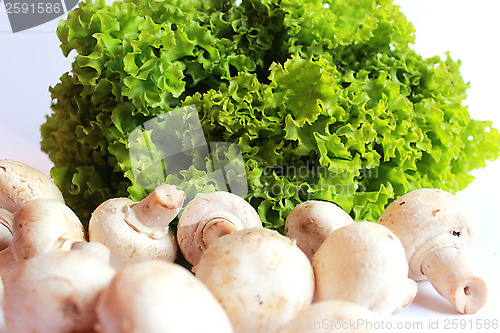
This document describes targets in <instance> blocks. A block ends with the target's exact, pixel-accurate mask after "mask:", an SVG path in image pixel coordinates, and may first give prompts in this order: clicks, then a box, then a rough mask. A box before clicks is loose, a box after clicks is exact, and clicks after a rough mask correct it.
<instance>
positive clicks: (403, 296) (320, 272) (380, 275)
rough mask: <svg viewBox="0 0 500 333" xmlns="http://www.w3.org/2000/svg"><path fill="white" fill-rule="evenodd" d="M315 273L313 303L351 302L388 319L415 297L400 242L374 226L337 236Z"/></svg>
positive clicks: (321, 253)
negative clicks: (337, 300) (332, 300)
mask: <svg viewBox="0 0 500 333" xmlns="http://www.w3.org/2000/svg"><path fill="white" fill-rule="evenodd" d="M313 268H314V273H315V276H316V293H315V296H316V300H317V301H325V300H330V299H339V300H344V301H349V302H353V303H356V304H359V305H361V306H364V307H366V308H368V309H370V310H373V311H375V312H377V313H379V314H381V315H384V316H387V315H390V314H392V313H393V312H395V311H397V310H399V309H401V308H403V307H405V306H407V305H408V304H409V303H411V301H412V300H413V299H414V298H415V296H416V293H417V284H416V282H415V281H413V280H411V279H409V278H408V262H407V261H406V256H405V251H404V248H403V245H402V244H401V241H400V240H399V239H398V238H397V237H396V235H394V233H392V232H391V231H390V230H389V229H387V228H386V227H384V226H382V225H379V224H376V223H373V222H356V223H353V224H348V225H346V226H344V227H342V228H339V229H337V230H335V231H334V232H333V233H332V234H330V236H328V237H327V238H326V240H325V241H324V242H323V244H322V245H321V246H320V248H319V249H318V251H317V252H316V254H315V255H314V258H313Z"/></svg>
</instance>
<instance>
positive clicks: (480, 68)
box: [0, 0, 500, 332]
mask: <svg viewBox="0 0 500 333" xmlns="http://www.w3.org/2000/svg"><path fill="white" fill-rule="evenodd" d="M395 2H396V3H397V4H399V5H401V6H402V10H403V12H404V13H405V15H406V17H407V18H408V20H409V21H411V22H413V24H414V26H415V29H416V44H415V45H414V48H415V49H416V50H417V51H418V52H419V53H420V54H421V55H423V56H425V57H430V56H434V55H440V56H443V55H444V53H445V52H446V51H450V52H451V56H452V57H453V58H454V59H460V60H461V61H462V74H463V76H464V78H465V80H466V81H469V82H470V83H471V88H470V90H469V93H468V99H467V105H468V106H469V112H470V114H471V116H472V118H474V119H479V120H492V121H493V122H494V127H496V128H497V129H500V104H499V95H500V84H499V80H500V57H499V54H498V53H497V52H498V47H497V46H498V44H499V41H500V36H499V33H500V23H499V20H498V13H500V1H498V0H474V1H471V0H467V1H465V0H460V1H457V0H434V1H430V0H418V1H412V0H396V1H395ZM57 21H58V20H54V21H51V22H49V23H46V24H44V25H42V26H39V27H36V28H33V29H30V30H28V31H24V32H19V33H16V34H13V33H12V32H11V30H10V26H9V24H8V19H7V15H6V12H5V8H4V4H3V3H0V159H2V158H8V159H16V160H20V161H23V162H25V163H28V164H31V165H32V166H34V167H37V168H39V169H40V170H42V171H44V172H46V173H49V170H50V167H51V166H52V163H51V162H50V161H49V160H48V158H47V156H46V155H45V154H44V153H42V152H41V151H40V146H39V141H40V130H39V128H40V125H41V124H42V123H43V122H44V121H45V118H44V117H45V115H47V114H49V113H50V102H51V100H50V95H49V91H48V88H49V86H53V85H55V84H56V83H57V82H58V81H59V77H60V76H61V75H62V74H63V73H64V72H66V71H68V70H69V69H70V64H71V62H72V58H71V56H72V55H70V57H69V58H65V57H64V56H63V55H62V52H61V51H60V49H59V41H58V39H57V36H56V34H55V28H56V26H57ZM499 174H500V160H499V161H496V162H494V163H489V165H488V167H487V168H485V169H481V170H477V171H476V172H474V175H475V176H476V180H475V181H474V183H473V184H471V185H470V186H469V187H468V188H467V189H466V190H464V191H462V192H461V193H459V194H458V195H459V196H460V197H462V198H464V199H465V200H466V201H467V202H468V203H469V204H470V205H471V206H472V207H473V209H474V210H475V211H476V213H477V214H478V217H479V221H480V232H479V239H478V243H477V245H476V247H475V248H474V249H473V251H472V253H471V258H472V260H473V261H474V262H475V264H476V266H477V268H478V270H479V271H480V272H481V273H482V274H483V276H484V279H485V280H486V282H487V283H488V288H489V296H488V301H487V303H486V305H485V306H484V307H483V308H482V309H481V310H480V311H479V312H478V313H477V314H475V315H469V316H460V315H457V314H456V313H455V311H454V309H453V308H452V307H451V306H450V305H449V304H448V303H447V302H446V301H445V300H443V299H442V298H441V297H440V296H439V295H438V294H437V293H436V292H435V291H434V290H433V289H432V287H431V286H430V285H429V284H428V283H420V284H419V288H420V291H419V294H418V296H417V298H416V299H415V301H414V302H413V303H412V304H411V305H410V307H409V308H407V309H405V310H403V311H401V312H399V313H397V314H395V315H394V316H393V320H394V321H396V322H401V323H403V324H406V325H411V324H412V323H413V322H417V325H422V327H419V330H422V328H423V330H429V331H436V330H434V329H433V328H434V327H435V326H432V327H429V321H432V322H433V323H434V320H439V322H438V324H439V325H440V329H439V331H443V330H444V327H443V326H444V325H445V324H446V323H447V321H446V320H463V319H467V320H469V319H472V320H473V322H472V325H473V327H477V326H479V325H481V323H482V320H484V319H486V320H488V319H489V320H493V319H497V320H500V311H499V310H498V309H499V306H500V256H499V254H498V253H499V250H500V217H499V214H498V213H497V209H498V208H499V207H500V196H499V194H498V192H497V191H498V189H499V188H500V176H499ZM450 323H451V322H450ZM469 325H470V324H469ZM469 327H470V326H469ZM399 331H410V330H406V329H402V330H399ZM467 331H471V330H470V329H468V330H467ZM481 331H486V332H487V331H493V330H491V329H490V330H486V329H483V330H481Z"/></svg>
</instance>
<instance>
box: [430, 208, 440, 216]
mask: <svg viewBox="0 0 500 333" xmlns="http://www.w3.org/2000/svg"><path fill="white" fill-rule="evenodd" d="M440 210H441V209H436V210H433V211H432V216H436V214H437V213H438V212H439V211H440Z"/></svg>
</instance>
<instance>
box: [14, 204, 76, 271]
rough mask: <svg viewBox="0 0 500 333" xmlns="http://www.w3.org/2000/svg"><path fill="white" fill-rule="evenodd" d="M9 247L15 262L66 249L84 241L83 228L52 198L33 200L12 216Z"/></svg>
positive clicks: (65, 207) (70, 213)
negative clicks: (11, 236)
mask: <svg viewBox="0 0 500 333" xmlns="http://www.w3.org/2000/svg"><path fill="white" fill-rule="evenodd" d="M12 231H13V236H14V237H13V239H12V242H11V244H10V246H11V247H12V252H13V255H14V258H15V259H16V260H17V261H21V260H24V259H29V258H32V257H34V256H36V255H38V254H40V253H45V252H49V251H52V250H57V249H63V250H69V249H70V248H71V245H72V244H73V243H75V242H79V241H82V240H84V239H85V233H84V230H83V225H82V223H81V222H80V220H79V218H78V217H77V216H76V214H75V213H74V212H73V211H72V210H71V209H70V208H69V207H68V206H66V205H65V204H64V203H62V202H60V201H58V200H54V199H35V200H32V201H30V202H28V203H27V204H25V205H24V206H22V207H21V208H19V209H18V210H17V211H16V213H15V214H14V221H13V225H12Z"/></svg>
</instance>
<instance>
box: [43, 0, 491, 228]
mask: <svg viewBox="0 0 500 333" xmlns="http://www.w3.org/2000/svg"><path fill="white" fill-rule="evenodd" d="M57 33H58V36H59V39H60V41H61V49H62V51H63V53H64V55H66V56H68V55H70V54H71V52H72V51H75V52H76V54H75V60H74V62H73V66H72V69H71V71H70V72H69V73H65V74H63V75H62V77H61V81H60V83H58V84H57V85H56V86H55V87H52V88H51V89H50V91H51V94H52V99H53V103H52V110H53V112H52V114H50V115H49V116H47V121H46V123H45V124H44V125H43V126H42V129H41V130H42V149H43V150H44V151H45V152H47V153H48V154H49V157H50V158H51V160H52V161H53V162H54V163H55V167H54V168H53V170H52V176H53V177H54V179H55V181H56V183H57V184H58V185H59V187H60V188H61V190H62V191H63V194H64V196H65V198H66V200H67V203H68V204H69V205H70V206H71V207H72V208H73V209H74V210H75V211H76V212H77V214H78V215H79V216H80V217H81V218H82V220H83V221H86V220H88V218H89V215H90V213H91V212H92V211H93V209H94V208H95V207H96V206H97V205H98V204H100V203H101V202H102V201H103V200H105V199H107V198H110V197H114V196H130V197H131V198H132V199H134V200H140V199H142V198H143V197H145V196H146V195H147V193H148V190H147V189H145V188H143V187H141V186H139V185H138V184H137V181H136V180H135V179H134V175H133V173H132V171H131V162H130V156H129V152H128V142H127V138H128V135H129V134H130V133H131V131H133V130H134V129H135V128H136V127H137V126H140V125H141V124H142V123H144V122H145V121H147V120H149V119H151V118H153V117H155V116H158V115H160V114H164V113H165V112H169V111H171V110H173V109H176V108H178V107H180V106H187V105H191V104H194V105H195V106H196V107H197V109H198V113H199V117H200V119H201V123H202V127H203V130H204V131H205V135H206V137H207V140H208V141H210V142H216V141H218V142H232V143H236V144H238V146H239V147H240V149H241V152H242V154H243V158H244V161H245V167H246V169H247V177H248V187H249V194H248V196H247V200H248V201H249V202H250V203H251V204H252V205H253V206H254V207H256V209H257V210H258V212H259V214H260V216H261V218H262V219H263V221H264V223H265V225H266V226H267V227H270V228H275V229H280V228H281V227H282V226H283V223H284V219H285V217H286V215H287V214H288V212H289V211H290V210H291V209H292V208H293V207H294V206H295V205H296V204H298V203H299V202H301V201H304V200H307V199H323V200H329V201H333V202H335V203H337V204H338V205H340V206H341V207H342V208H344V209H345V210H346V211H347V212H350V213H351V215H352V216H353V217H354V218H355V219H357V220H362V219H367V220H375V219H377V218H378V216H379V215H380V213H381V212H382V210H383V209H384V207H385V206H386V205H387V204H388V202H389V201H390V200H392V199H393V198H395V197H397V196H399V195H402V194H404V193H405V192H407V191H410V190H413V189H416V188H421V187H439V188H442V189H445V190H448V191H452V192H455V191H458V190H460V189H463V188H464V187H466V186H467V185H468V184H469V183H470V182H471V181H472V180H473V177H472V176H471V175H470V171H471V170H473V169H475V168H478V167H484V166H485V161H486V160H494V159H496V158H497V157H498V156H499V153H500V135H499V133H498V131H497V130H496V129H494V128H492V126H491V123H490V122H484V121H475V120H473V119H471V118H470V116H469V114H468V111H467V107H466V106H465V105H464V103H463V101H464V99H465V97H466V91H467V88H468V84H467V83H465V82H464V81H463V79H462V77H461V75H460V72H459V67H460V62H458V61H455V60H453V59H451V58H450V57H449V56H447V57H446V59H441V58H440V57H432V58H429V59H424V58H422V57H421V56H420V55H418V54H417V53H416V52H415V51H413V50H412V49H411V48H410V45H411V43H412V42H413V41H414V35H413V33H414V31H413V27H412V25H411V24H410V23H408V22H407V21H406V19H405V17H404V16H403V15H402V13H401V12H400V11H399V8H398V7H397V6H395V5H393V4H392V2H391V1H390V0H378V1H374V0H356V1H355V0H344V1H340V0H336V1H334V0H331V1H318V0H311V1H300V0H281V1H280V0H260V1H259V0H243V1H241V3H240V4H235V3H234V1H217V0H212V1H206V0H190V1H185V0H183V1H181V0H164V1H162V0H123V1H116V2H114V3H113V4H112V5H111V6H107V5H106V4H105V3H104V1H102V0H97V1H95V2H92V1H91V0H87V1H85V2H81V3H80V4H79V7H78V8H75V9H74V10H72V11H71V12H70V13H69V15H68V17H67V19H66V20H64V21H61V23H60V25H59V27H58V30H57ZM201 164H203V163H201ZM200 173H203V171H200V168H199V167H197V166H196V165H193V167H191V168H189V170H186V171H185V172H183V173H182V177H184V179H183V180H184V181H185V182H186V184H190V183H191V185H193V186H195V188H197V189H199V190H200V191H204V190H207V187H206V186H205V185H206V184H199V179H200V178H199V177H198V178H197V177H196V176H197V175H199V174H200ZM197 181H198V183H196V182H197ZM192 183H196V184H192Z"/></svg>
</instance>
